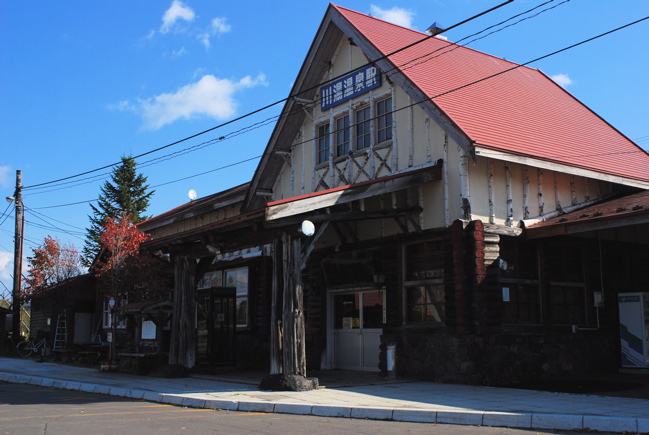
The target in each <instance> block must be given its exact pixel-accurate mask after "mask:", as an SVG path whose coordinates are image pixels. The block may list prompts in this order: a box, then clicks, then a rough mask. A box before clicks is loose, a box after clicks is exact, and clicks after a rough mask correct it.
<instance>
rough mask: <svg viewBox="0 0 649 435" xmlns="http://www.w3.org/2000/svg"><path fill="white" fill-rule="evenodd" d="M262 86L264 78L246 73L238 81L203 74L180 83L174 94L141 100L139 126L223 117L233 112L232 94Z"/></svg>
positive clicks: (161, 125) (264, 84) (146, 126)
mask: <svg viewBox="0 0 649 435" xmlns="http://www.w3.org/2000/svg"><path fill="white" fill-rule="evenodd" d="M259 85H263V86H266V85H267V82H266V77H265V76H264V75H263V74H260V75H259V76H257V77H256V78H252V77H250V76H246V77H244V78H242V79H241V80H239V81H238V82H233V81H231V80H228V79H219V78H216V77H214V76H213V75H205V76H203V77H202V78H201V79H200V80H199V81H197V82H195V83H190V84H188V85H185V86H183V87H182V88H180V89H179V90H178V91H177V92H175V93H166V94H160V95H157V96H155V97H153V98H150V99H149V100H146V101H142V102H141V111H142V117H143V118H144V125H143V128H144V129H146V130H157V129H159V128H161V127H163V126H164V125H166V124H171V123H172V122H175V121H177V120H179V119H193V118H198V117H209V118H213V119H217V120H223V119H227V118H229V117H232V116H233V115H234V114H235V113H236V109H237V101H236V100H235V98H234V94H235V93H236V92H238V91H240V90H242V89H245V88H252V87H255V86H259Z"/></svg>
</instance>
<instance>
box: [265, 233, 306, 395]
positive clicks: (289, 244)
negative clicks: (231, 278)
mask: <svg viewBox="0 0 649 435" xmlns="http://www.w3.org/2000/svg"><path fill="white" fill-rule="evenodd" d="M274 247H275V250H274V252H273V255H274V257H275V259H274V262H275V263H274V264H275V265H276V266H279V265H281V270H278V267H276V268H275V273H274V277H273V301H272V312H271V357H270V358H271V374H270V376H268V377H266V378H264V379H263V380H262V381H261V384H260V385H259V388H260V389H262V390H273V391H307V390H312V389H315V388H318V379H317V378H307V377H306V345H305V329H304V297H303V296H304V295H303V287H302V269H303V268H304V265H305V263H306V261H305V259H304V258H303V254H302V242H301V239H300V238H299V237H292V236H291V235H290V234H288V233H287V232H284V233H283V234H282V235H281V240H280V238H279V237H278V238H276V239H275V242H274ZM280 280H281V282H280Z"/></svg>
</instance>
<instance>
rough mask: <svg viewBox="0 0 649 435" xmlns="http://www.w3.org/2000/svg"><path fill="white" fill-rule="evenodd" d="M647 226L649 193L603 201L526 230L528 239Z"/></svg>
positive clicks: (648, 221)
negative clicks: (618, 227) (628, 226)
mask: <svg viewBox="0 0 649 435" xmlns="http://www.w3.org/2000/svg"><path fill="white" fill-rule="evenodd" d="M640 223H649V190H643V191H641V192H637V193H634V194H630V195H626V196H624V197H621V198H616V199H612V200H609V201H604V202H601V203H598V204H594V205H591V206H589V207H585V208H582V209H579V210H575V211H572V212H570V213H565V214H563V215H561V216H557V217H554V218H551V219H547V220H545V221H541V222H536V223H534V224H532V225H530V226H529V227H526V228H525V233H526V236H527V237H528V238H538V237H548V236H556V235H564V234H571V233H579V232H584V231H593V230H596V229H601V228H614V227H616V226H621V225H631V224H640Z"/></svg>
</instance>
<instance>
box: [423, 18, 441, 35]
mask: <svg viewBox="0 0 649 435" xmlns="http://www.w3.org/2000/svg"><path fill="white" fill-rule="evenodd" d="M443 31H444V28H443V27H442V25H441V24H440V23H438V22H437V21H435V22H434V23H433V24H431V25H430V27H429V28H428V29H426V33H428V34H429V35H431V36H435V35H439V34H440V33H442V32H443Z"/></svg>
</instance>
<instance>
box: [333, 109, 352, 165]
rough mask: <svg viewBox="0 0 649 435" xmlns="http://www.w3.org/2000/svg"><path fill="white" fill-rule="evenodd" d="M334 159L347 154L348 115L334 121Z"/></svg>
mask: <svg viewBox="0 0 649 435" xmlns="http://www.w3.org/2000/svg"><path fill="white" fill-rule="evenodd" d="M335 139H336V157H340V156H344V155H346V154H347V153H349V115H345V116H341V117H340V118H337V119H336V135H335Z"/></svg>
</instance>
